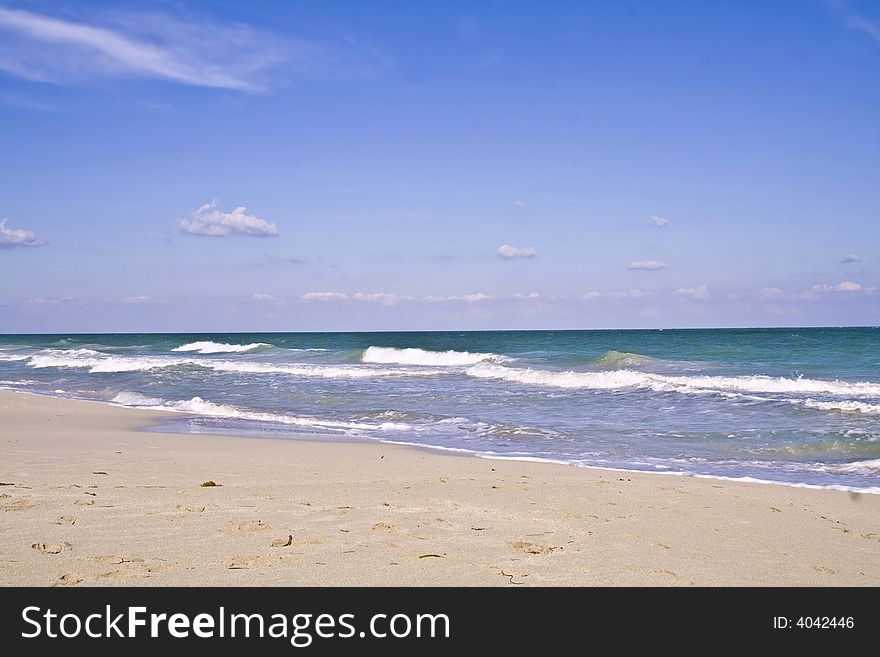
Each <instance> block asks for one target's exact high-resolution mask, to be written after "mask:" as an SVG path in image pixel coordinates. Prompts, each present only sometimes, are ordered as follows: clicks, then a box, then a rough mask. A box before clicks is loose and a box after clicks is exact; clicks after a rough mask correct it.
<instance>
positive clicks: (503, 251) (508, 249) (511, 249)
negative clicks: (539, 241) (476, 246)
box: [495, 244, 538, 260]
mask: <svg viewBox="0 0 880 657" xmlns="http://www.w3.org/2000/svg"><path fill="white" fill-rule="evenodd" d="M495 253H497V254H498V255H499V256H501V257H502V258H504V259H506V260H509V259H511V258H534V257H535V256H536V255H538V250H537V249H536V248H535V247H533V246H511V245H510V244H502V245H501V246H499V247H498V248H497V249H496V250H495Z"/></svg>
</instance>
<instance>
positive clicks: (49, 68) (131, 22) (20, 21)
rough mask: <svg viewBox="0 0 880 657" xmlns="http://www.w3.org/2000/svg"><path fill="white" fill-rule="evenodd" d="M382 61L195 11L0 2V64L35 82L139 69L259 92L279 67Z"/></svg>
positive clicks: (338, 43)
mask: <svg viewBox="0 0 880 657" xmlns="http://www.w3.org/2000/svg"><path fill="white" fill-rule="evenodd" d="M66 11H67V12H68V13H70V8H67V10H66ZM382 65H385V62H384V61H383V60H382V58H381V57H379V56H378V55H377V54H376V53H373V52H371V51H368V50H367V49H365V48H362V47H360V46H359V45H358V44H357V43H356V42H352V41H351V40H332V39H329V38H328V39H326V40H324V41H317V40H308V39H296V38H292V37H288V36H284V37H281V36H279V35H277V34H274V33H271V32H268V31H265V30H260V29H256V28H254V27H251V26H248V25H242V24H238V23H236V24H219V23H216V22H212V21H210V20H206V19H204V18H202V17H197V16H180V15H178V16H173V15H171V14H160V13H155V12H153V13H144V12H125V11H115V12H112V13H109V12H105V13H104V14H101V15H95V12H92V13H91V14H89V15H77V16H76V17H75V18H71V17H68V16H64V17H60V16H50V15H45V14H38V13H33V12H30V11H24V10H19V9H8V8H3V7H0V70H2V71H6V72H7V73H10V74H12V75H15V76H18V77H22V78H26V79H29V80H35V81H40V82H50V83H56V84H82V83H87V82H89V81H92V80H95V79H104V78H119V77H140V78H152V79H157V80H165V81H170V82H175V83H178V84H185V85H191V86H197V87H210V88H216V89H229V90H234V91H240V92H246V93H259V92H264V91H267V90H268V89H269V88H270V86H271V85H272V83H273V81H274V80H275V79H276V76H278V77H280V76H281V75H283V74H285V73H286V74H293V75H312V74H320V73H322V72H328V71H336V70H345V71H349V72H350V71H355V70H358V69H363V68H373V67H376V66H382Z"/></svg>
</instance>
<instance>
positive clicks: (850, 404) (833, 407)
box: [804, 399, 880, 413]
mask: <svg viewBox="0 0 880 657" xmlns="http://www.w3.org/2000/svg"><path fill="white" fill-rule="evenodd" d="M804 406H806V407H807V408H815V409H818V410H820V411H843V412H849V413H880V404H866V403H865V402H860V401H853V400H850V399H846V400H840V401H816V400H814V399H807V400H804Z"/></svg>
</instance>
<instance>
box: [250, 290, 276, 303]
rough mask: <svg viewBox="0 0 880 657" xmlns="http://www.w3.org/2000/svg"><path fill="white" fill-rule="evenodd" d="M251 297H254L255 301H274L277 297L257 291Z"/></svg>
mask: <svg viewBox="0 0 880 657" xmlns="http://www.w3.org/2000/svg"><path fill="white" fill-rule="evenodd" d="M251 299H253V300H254V301H273V300H274V299H275V297H273V296H272V295H271V294H263V293H262V292H257V293H256V294H254V295H253V296H251Z"/></svg>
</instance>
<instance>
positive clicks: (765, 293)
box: [757, 287, 785, 301]
mask: <svg viewBox="0 0 880 657" xmlns="http://www.w3.org/2000/svg"><path fill="white" fill-rule="evenodd" d="M784 295H785V293H784V292H783V291H782V290H780V289H779V288H778V287H765V288H763V289H761V290H758V292H757V297H758V299H760V300H761V301H773V300H774V299H781V298H782V297H783V296H784Z"/></svg>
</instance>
